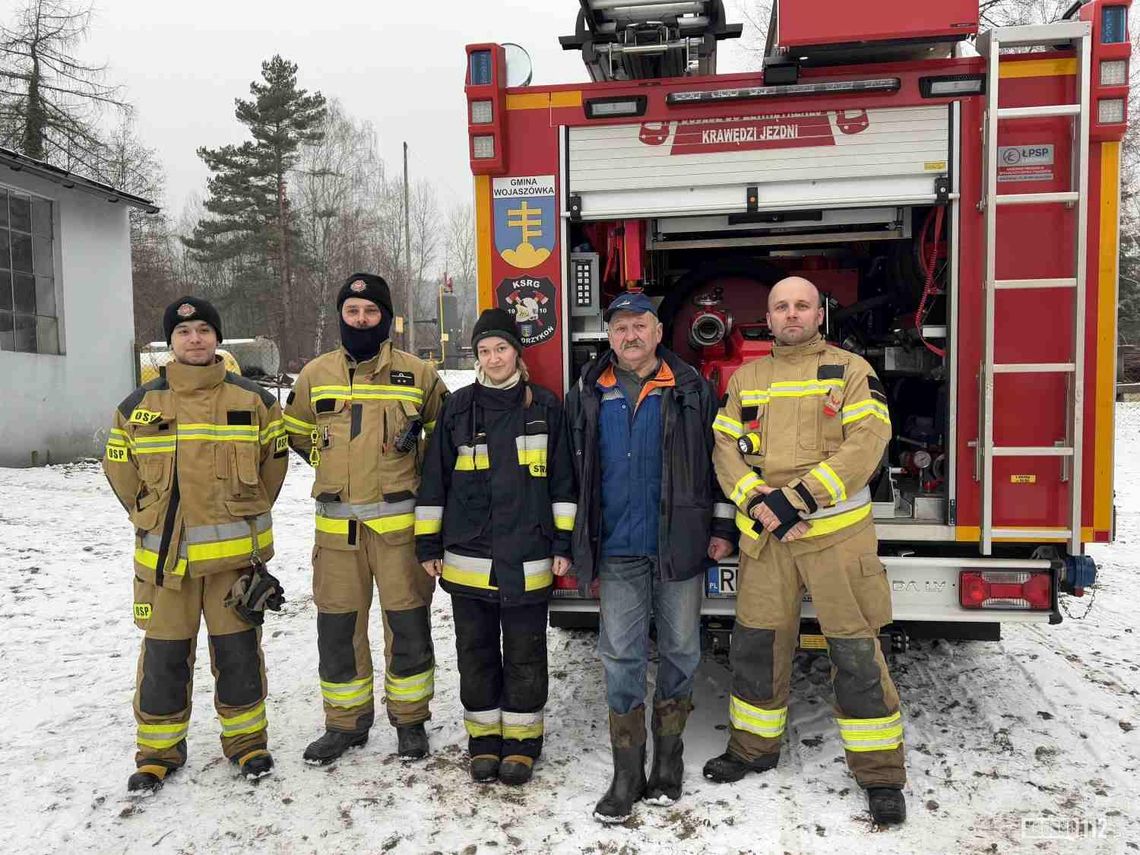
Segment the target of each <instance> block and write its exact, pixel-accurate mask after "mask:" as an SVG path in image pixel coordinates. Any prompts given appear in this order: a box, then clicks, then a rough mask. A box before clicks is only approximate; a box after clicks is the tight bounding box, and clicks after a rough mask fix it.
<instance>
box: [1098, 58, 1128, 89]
mask: <svg viewBox="0 0 1140 855" xmlns="http://www.w3.org/2000/svg"><path fill="white" fill-rule="evenodd" d="M1127 84H1128V60H1126V59H1102V60H1101V61H1100V85H1101V86H1126V85H1127Z"/></svg>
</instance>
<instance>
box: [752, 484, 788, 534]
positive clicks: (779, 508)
mask: <svg viewBox="0 0 1140 855" xmlns="http://www.w3.org/2000/svg"><path fill="white" fill-rule="evenodd" d="M757 505H767V506H768V509H769V510H770V511H772V513H774V514H775V515H776V517H777V518H778V519H779V520H780V525H779V526H777V527H776V530H775V531H773V532H772V537H774V538H776V540H783V539H784V535H786V534H787V533H788V532H789V531H791V530H792V529H793V528H794V527H795V525H796V523H798V522H800V512H799V511H798V510H796V507H795V505H793V504H792V503H791V502H789V501H788V497H787V496H785V495H784V493H783V491H782V490H773V491H772V492H771V493H769V494H768V495H766V496H757V497H756V498H754V499H753V500H752V501H751V502H749V503H748V516H750V517H751V516H752V509H753V508H754V507H756V506H757ZM752 528H753V530H754V531H755V532H756V533H757V534H760V533H761V532H762V531H764V526H763V525H762V524H761V523H760V520H757V519H753V521H752Z"/></svg>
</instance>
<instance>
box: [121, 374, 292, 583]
mask: <svg viewBox="0 0 1140 855" xmlns="http://www.w3.org/2000/svg"><path fill="white" fill-rule="evenodd" d="M288 453H289V450H288V445H287V444H286V439H285V428H284V425H283V422H282V417H281V406H280V405H279V404H278V403H277V398H276V397H275V396H274V395H273V394H272V393H271V392H269V391H267V390H266V389H263V388H262V387H260V386H258V385H257V384H256V383H254V382H253V381H251V380H247V379H245V378H244V377H239V376H238V375H236V374H230V373H228V372H227V371H226V366H225V364H224V363H223V362H222V361H221V360H220V359H219V360H218V361H216V362H215V363H214V364H213V365H208V366H197V365H183V364H181V363H178V362H172V363H170V364H169V365H167V366H165V367H164V368H163V370H162V373H161V375H160V376H159V377H158V378H156V379H155V380H152V381H151V382H149V383H147V384H146V385H144V386H141V387H140V388H138V389H135V391H133V392H132V393H131V394H130V395H128V396H127V397H126V398H125V399H124V400H123V402H122V403H121V404H119V406H118V408H117V409H116V411H115V416H114V424H113V426H112V427H111V433H110V436H109V438H108V439H107V448H106V452H105V454H104V456H103V471H104V472H105V473H106V475H107V480H108V481H110V483H111V489H113V490H114V491H115V495H116V496H118V498H119V501H120V502H121V503H122V504H123V507H124V508H126V510H127V513H128V514H130V518H131V523H132V524H133V525H134V527H135V565H134V566H135V575H136V576H138V577H139V578H140V579H142V580H143V581H146V582H152V583H154V584H156V585H160V586H163V587H167V588H171V589H174V590H177V589H179V588H180V587H181V585H182V579H183V578H185V577H186V575H187V574H189V575H190V576H194V577H197V576H206V575H208V574H210V573H217V572H220V571H222V570H235V569H241V568H243V567H248V566H249V565H250V559H251V558H252V557H253V556H254V555H255V554H256V555H257V556H258V557H259V558H260V559H261V560H263V561H267V560H269V559H270V558H272V557H273V528H272V519H271V517H270V508H271V507H272V505H273V503H274V502H275V501H276V500H277V494H278V493H279V492H280V491H281V484H282V483H283V482H284V480H285V471H286V469H287V468H288V458H287V455H288ZM255 538H256V540H255Z"/></svg>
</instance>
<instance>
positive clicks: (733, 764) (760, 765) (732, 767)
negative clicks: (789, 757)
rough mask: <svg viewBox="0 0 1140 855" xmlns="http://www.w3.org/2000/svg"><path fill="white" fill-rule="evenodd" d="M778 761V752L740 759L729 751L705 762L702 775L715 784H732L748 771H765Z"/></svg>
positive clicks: (774, 766) (773, 766)
mask: <svg viewBox="0 0 1140 855" xmlns="http://www.w3.org/2000/svg"><path fill="white" fill-rule="evenodd" d="M779 762H780V755H779V754H761V755H760V756H759V757H757V758H756V759H755V760H741V759H740V758H739V757H737V756H736V755H735V754H733V753H732V752H730V751H726V752H724V753H723V754H721V755H720V756H719V757H714V758H713V759H712V760H710V761H709V762H707V763H706V764H705V768H704V773H703V774H704V776H705V777H706V778H708V779H709V780H710V781H713V782H714V783H717V784H732V783H735V782H736V781H739V780H740V779H741V778H743V777H744V776H745V775H747V774H748V773H749V772H767V771H769V770H771V769H775V768H776V765H777V764H778V763H779Z"/></svg>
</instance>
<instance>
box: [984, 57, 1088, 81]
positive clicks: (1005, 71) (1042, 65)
mask: <svg viewBox="0 0 1140 855" xmlns="http://www.w3.org/2000/svg"><path fill="white" fill-rule="evenodd" d="M1076 73H1077V61H1076V59H1073V58H1071V57H1070V58H1068V59H1029V60H1026V61H1025V62H1009V61H1003V62H1001V63H999V64H998V77H1000V78H1001V79H1002V80H1006V79H1010V78H1014V77H1072V76H1073V75H1075V74H1076Z"/></svg>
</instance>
